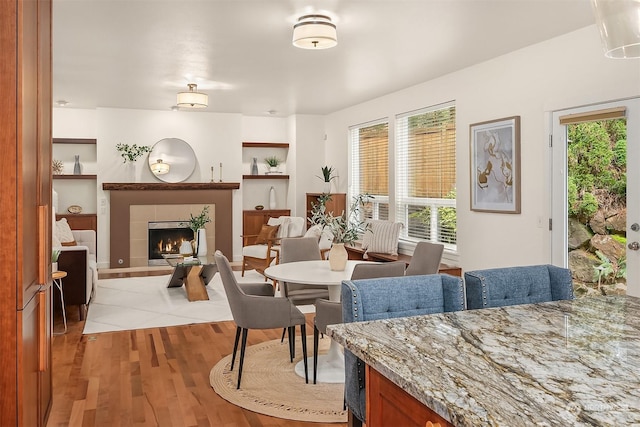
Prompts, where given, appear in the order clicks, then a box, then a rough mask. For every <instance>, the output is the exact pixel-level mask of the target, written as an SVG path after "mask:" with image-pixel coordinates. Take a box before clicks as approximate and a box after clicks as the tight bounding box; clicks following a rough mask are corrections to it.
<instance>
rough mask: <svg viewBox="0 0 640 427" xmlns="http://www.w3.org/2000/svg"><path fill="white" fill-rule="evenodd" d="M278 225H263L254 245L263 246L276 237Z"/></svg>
mask: <svg viewBox="0 0 640 427" xmlns="http://www.w3.org/2000/svg"><path fill="white" fill-rule="evenodd" d="M278 228H280V226H279V225H263V226H262V228H261V229H260V234H258V237H256V245H265V244H266V243H267V242H268V241H269V240H272V239H273V238H275V237H276V233H278Z"/></svg>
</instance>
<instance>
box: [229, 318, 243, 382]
mask: <svg viewBox="0 0 640 427" xmlns="http://www.w3.org/2000/svg"><path fill="white" fill-rule="evenodd" d="M241 330H242V328H240V326H236V339H235V341H234V343H233V356H231V370H232V371H233V365H234V363H235V362H236V351H238V340H240V331H241Z"/></svg>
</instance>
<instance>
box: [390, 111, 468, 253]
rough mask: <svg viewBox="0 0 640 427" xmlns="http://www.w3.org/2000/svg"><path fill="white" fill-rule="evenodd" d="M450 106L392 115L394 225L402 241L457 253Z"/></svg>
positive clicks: (453, 126)
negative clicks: (424, 242)
mask: <svg viewBox="0 0 640 427" xmlns="http://www.w3.org/2000/svg"><path fill="white" fill-rule="evenodd" d="M455 112H456V110H455V105H453V103H449V104H444V105H438V106H435V107H430V108H425V109H422V110H419V111H412V112H410V113H405V114H400V115H398V116H396V137H395V146H396V168H395V169H396V190H395V200H396V209H395V211H396V221H398V222H402V223H404V224H405V227H404V229H403V230H402V233H401V239H405V240H409V241H418V240H430V241H432V242H440V243H444V244H445V246H446V247H447V248H448V249H450V250H454V251H455V250H456V246H455V245H456V230H457V226H456V121H455Z"/></svg>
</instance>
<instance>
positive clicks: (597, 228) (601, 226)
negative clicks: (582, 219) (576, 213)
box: [589, 209, 607, 234]
mask: <svg viewBox="0 0 640 427" xmlns="http://www.w3.org/2000/svg"><path fill="white" fill-rule="evenodd" d="M589 227H591V230H593V232H594V233H597V234H607V227H606V225H605V217H604V212H603V211H602V210H601V209H599V210H598V212H596V214H595V215H594V216H593V218H591V221H589Z"/></svg>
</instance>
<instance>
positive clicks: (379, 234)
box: [362, 221, 403, 255]
mask: <svg viewBox="0 0 640 427" xmlns="http://www.w3.org/2000/svg"><path fill="white" fill-rule="evenodd" d="M402 227H403V225H402V223H400V222H391V221H371V232H370V233H369V232H365V236H366V235H367V234H370V236H369V239H368V241H367V246H366V248H365V246H364V243H363V245H362V247H363V249H365V250H366V252H377V253H382V254H389V255H398V240H399V239H400V230H401V229H402ZM366 252H365V255H366Z"/></svg>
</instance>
